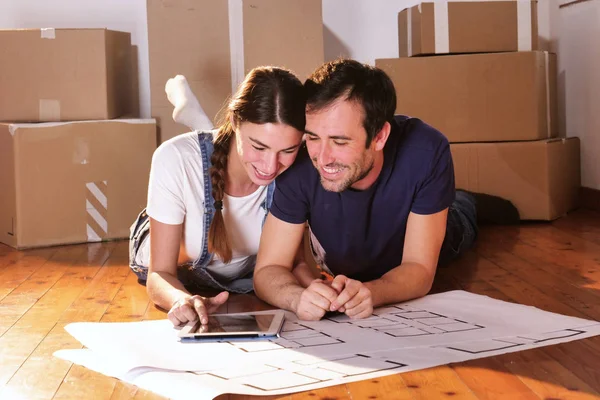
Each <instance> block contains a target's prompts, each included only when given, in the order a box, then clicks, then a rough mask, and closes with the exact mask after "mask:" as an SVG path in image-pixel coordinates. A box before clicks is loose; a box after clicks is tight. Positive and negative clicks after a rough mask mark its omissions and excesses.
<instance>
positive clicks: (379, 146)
mask: <svg viewBox="0 0 600 400" xmlns="http://www.w3.org/2000/svg"><path fill="white" fill-rule="evenodd" d="M391 130H392V126H391V125H390V123H389V122H386V123H385V124H383V128H381V130H380V131H379V132H377V135H375V137H374V138H373V140H372V141H371V146H372V147H373V149H374V150H376V151H381V150H383V148H384V147H385V143H386V142H387V140H388V138H389V137H390V131H391Z"/></svg>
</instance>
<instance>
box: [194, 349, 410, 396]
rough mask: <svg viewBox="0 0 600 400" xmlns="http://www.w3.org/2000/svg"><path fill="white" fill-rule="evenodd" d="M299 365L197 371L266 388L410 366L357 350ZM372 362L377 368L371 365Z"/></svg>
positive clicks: (293, 386)
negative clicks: (235, 372)
mask: <svg viewBox="0 0 600 400" xmlns="http://www.w3.org/2000/svg"><path fill="white" fill-rule="evenodd" d="M298 365H299V367H300V369H298V370H296V371H286V370H285V369H284V368H280V367H277V366H276V365H270V364H264V365H261V366H257V371H256V372H255V373H253V372H251V373H249V374H246V375H239V376H232V377H225V376H223V374H220V373H218V371H212V372H204V373H197V375H210V376H214V377H215V378H219V379H224V380H226V381H231V382H235V383H238V384H242V385H244V386H247V387H251V388H253V389H257V390H261V391H265V392H267V391H272V390H283V389H290V388H298V387H301V386H305V385H312V384H315V383H324V382H327V381H330V380H332V379H344V378H348V377H356V376H360V375H366V374H372V373H373V372H375V373H376V372H379V371H388V370H393V369H400V368H403V367H406V366H407V365H406V364H403V363H400V362H397V361H391V360H380V359H375V358H373V357H371V356H369V355H365V354H354V355H352V356H347V357H343V358H340V359H337V360H335V361H323V362H321V363H316V364H312V365H308V366H306V365H304V366H302V365H300V364H298ZM373 366H375V367H376V368H375V369H374V368H372V367H373ZM248 379H251V380H252V381H253V382H254V383H252V384H250V383H245V382H247V381H248ZM257 382H258V383H257ZM261 383H262V384H261Z"/></svg>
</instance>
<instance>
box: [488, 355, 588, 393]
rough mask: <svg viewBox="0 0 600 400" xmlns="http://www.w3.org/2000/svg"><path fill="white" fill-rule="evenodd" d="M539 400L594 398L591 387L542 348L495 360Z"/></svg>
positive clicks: (499, 357) (503, 356)
mask: <svg viewBox="0 0 600 400" xmlns="http://www.w3.org/2000/svg"><path fill="white" fill-rule="evenodd" d="M496 358H497V359H498V360H499V362H501V363H503V365H504V366H505V367H506V369H507V370H508V371H510V372H511V373H513V374H514V375H515V376H517V377H518V378H519V379H521V380H522V381H523V382H524V384H525V385H527V387H529V388H531V390H532V391H533V392H535V393H536V394H537V395H538V396H539V397H540V398H541V399H549V398H551V399H575V398H577V399H594V398H595V399H597V398H598V396H599V394H598V392H597V391H596V390H594V389H593V388H592V387H591V386H589V385H588V384H586V383H585V382H583V381H582V380H581V379H579V378H578V377H577V376H576V375H575V374H573V373H572V372H571V371H569V370H568V369H567V368H565V367H564V366H563V365H561V364H560V363H558V362H557V361H556V360H555V359H553V358H551V357H550V356H548V354H546V351H543V350H541V349H532V350H527V351H522V352H517V353H510V354H506V355H502V356H498V357H496Z"/></svg>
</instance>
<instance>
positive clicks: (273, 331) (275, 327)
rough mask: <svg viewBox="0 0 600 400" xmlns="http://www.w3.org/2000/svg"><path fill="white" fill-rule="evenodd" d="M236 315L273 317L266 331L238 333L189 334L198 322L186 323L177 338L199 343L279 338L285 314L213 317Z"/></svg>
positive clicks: (256, 312)
mask: <svg viewBox="0 0 600 400" xmlns="http://www.w3.org/2000/svg"><path fill="white" fill-rule="evenodd" d="M237 315H240V316H241V315H252V316H254V315H273V319H272V320H271V325H270V326H269V329H267V330H266V331H239V332H207V333H198V332H194V333H190V332H191V331H193V330H195V328H196V326H198V324H199V323H200V321H193V322H188V323H187V324H186V325H185V326H183V327H182V328H181V330H180V331H179V333H178V337H179V338H180V339H182V340H196V341H201V340H202V339H210V340H218V339H223V340H227V339H243V338H247V339H256V338H261V337H279V332H280V331H281V328H282V327H283V322H284V320H285V312H284V311H283V310H270V311H254V312H245V313H229V314H214V315H212V316H213V317H218V316H225V317H231V316H237Z"/></svg>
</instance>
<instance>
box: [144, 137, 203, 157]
mask: <svg viewBox="0 0 600 400" xmlns="http://www.w3.org/2000/svg"><path fill="white" fill-rule="evenodd" d="M207 135H211V133H210V132H195V131H194V132H188V133H182V134H180V135H177V136H175V137H172V138H171V139H168V140H166V141H164V142H162V143H161V144H160V145H159V146H158V148H157V149H156V151H155V152H154V159H160V160H165V159H166V160H174V159H182V160H184V159H186V158H189V157H198V156H199V154H200V146H199V144H198V143H199V142H198V140H199V137H207ZM211 137H212V136H211Z"/></svg>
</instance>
